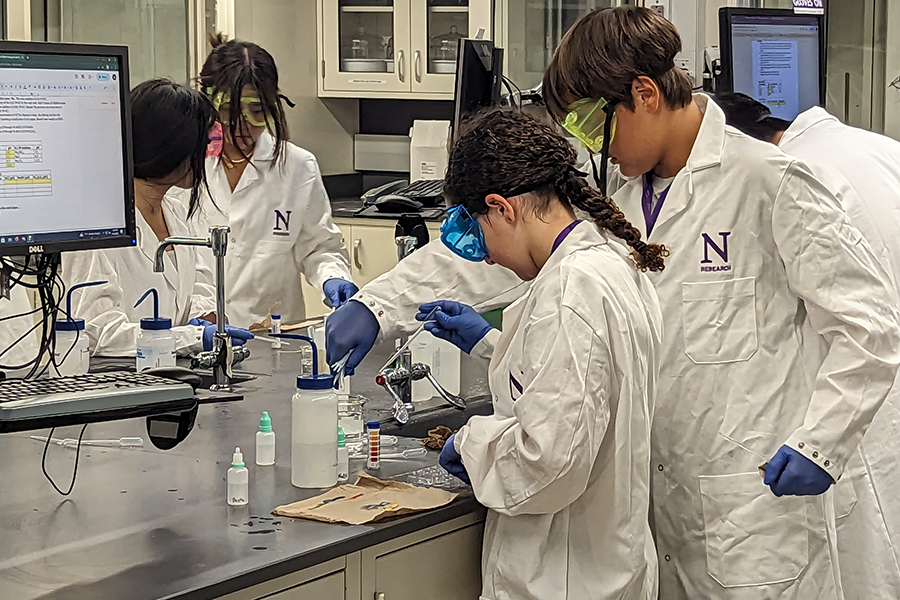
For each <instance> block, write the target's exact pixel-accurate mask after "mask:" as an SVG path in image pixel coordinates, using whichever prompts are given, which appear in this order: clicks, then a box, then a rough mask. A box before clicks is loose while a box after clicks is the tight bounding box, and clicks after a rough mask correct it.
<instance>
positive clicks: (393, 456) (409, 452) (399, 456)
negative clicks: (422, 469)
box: [381, 448, 428, 460]
mask: <svg viewBox="0 0 900 600" xmlns="http://www.w3.org/2000/svg"><path fill="white" fill-rule="evenodd" d="M427 452H428V451H427V450H426V449H425V448H408V449H406V450H404V451H403V452H392V453H390V454H382V455H381V460H403V459H404V458H416V457H419V456H425V454H427Z"/></svg>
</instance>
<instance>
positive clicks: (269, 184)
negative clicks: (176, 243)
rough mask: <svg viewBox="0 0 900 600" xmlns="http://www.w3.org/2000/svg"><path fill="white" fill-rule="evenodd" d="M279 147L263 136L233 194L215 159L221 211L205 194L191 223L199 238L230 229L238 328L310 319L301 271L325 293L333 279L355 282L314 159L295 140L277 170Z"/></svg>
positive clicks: (230, 295) (231, 298)
mask: <svg viewBox="0 0 900 600" xmlns="http://www.w3.org/2000/svg"><path fill="white" fill-rule="evenodd" d="M274 150H275V147H274V138H272V136H271V135H269V134H268V133H263V135H262V136H261V137H260V139H259V142H258V143H257V147H256V150H255V151H254V153H253V156H252V157H251V160H250V164H249V165H247V168H246V169H245V170H244V172H243V174H242V175H241V179H240V181H238V184H237V186H236V187H235V188H234V192H233V193H232V191H231V188H230V186H229V185H228V177H227V176H226V174H225V167H224V166H223V165H222V164H221V163H220V161H219V159H217V158H208V159H207V160H206V174H207V178H208V179H209V191H210V193H211V194H212V197H213V198H214V199H215V206H214V205H213V203H212V202H210V199H209V196H206V195H205V194H204V195H203V198H202V200H201V208H200V211H198V213H197V215H196V217H195V218H193V219H191V222H190V225H191V229H192V231H193V233H194V235H197V236H201V237H205V236H208V235H209V226H210V225H229V226H230V227H231V237H230V239H229V246H228V252H227V254H226V256H225V270H226V275H225V289H226V298H227V300H226V302H227V303H228V317H229V319H230V322H231V324H232V325H238V326H240V327H249V326H250V325H252V324H254V323H259V322H261V321H263V320H264V319H265V318H266V317H267V316H269V315H270V314H271V313H272V312H277V313H278V314H280V315H281V317H282V319H283V320H284V321H285V322H292V321H301V320H303V319H304V318H305V316H306V310H305V306H304V302H303V293H302V291H301V288H300V275H301V274H302V275H303V276H305V277H306V280H307V281H308V282H309V283H310V285H311V286H313V287H314V288H316V289H318V290H321V289H322V285H323V284H324V283H325V282H326V281H327V280H329V279H333V278H340V279H346V280H348V281H349V280H350V260H349V255H348V254H347V249H346V247H345V246H344V241H343V238H342V237H341V232H340V230H338V228H337V227H336V226H335V224H334V222H333V221H332V218H331V204H330V203H329V201H328V195H327V194H326V193H325V187H324V186H323V184H322V176H321V174H320V173H319V165H318V163H317V162H316V158H315V156H313V155H312V154H311V153H309V152H307V151H306V150H303V149H301V148H298V147H297V146H295V145H293V144H290V143H288V144H287V145H286V147H285V153H286V155H285V157H284V164H283V165H281V164H277V165H275V166H274V168H270V167H271V166H272V160H273V153H274ZM185 197H186V194H185V195H182V198H183V199H184V198H185ZM211 265H212V263H211V262H210V263H209V265H208V266H210V267H211ZM322 297H323V298H324V295H323V296H322Z"/></svg>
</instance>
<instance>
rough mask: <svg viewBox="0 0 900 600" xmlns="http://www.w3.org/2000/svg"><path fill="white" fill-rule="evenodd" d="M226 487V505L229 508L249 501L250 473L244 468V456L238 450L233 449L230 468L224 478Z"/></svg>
mask: <svg viewBox="0 0 900 600" xmlns="http://www.w3.org/2000/svg"><path fill="white" fill-rule="evenodd" d="M225 481H226V483H227V485H228V504H229V505H230V506H243V505H245V504H247V502H249V501H250V473H249V472H248V471H247V467H245V466H244V455H243V454H241V449H240V448H235V449H234V456H233V457H232V458H231V468H230V469H228V473H227V474H226V476H225Z"/></svg>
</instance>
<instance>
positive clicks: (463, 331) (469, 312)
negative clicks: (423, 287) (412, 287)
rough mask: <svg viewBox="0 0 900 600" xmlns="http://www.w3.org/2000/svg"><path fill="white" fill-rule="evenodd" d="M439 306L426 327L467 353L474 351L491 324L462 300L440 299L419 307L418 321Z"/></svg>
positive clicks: (433, 333) (425, 317)
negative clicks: (461, 301)
mask: <svg viewBox="0 0 900 600" xmlns="http://www.w3.org/2000/svg"><path fill="white" fill-rule="evenodd" d="M435 307H437V309H438V310H437V312H436V313H434V315H433V316H432V317H431V319H430V320H429V321H428V322H427V323H425V329H427V330H428V331H430V332H431V333H432V335H434V336H435V337H438V338H441V339H442V340H447V341H448V342H450V343H451V344H453V345H454V346H456V347H457V348H459V349H460V350H462V351H463V352H465V353H466V354H469V353H470V352H471V351H472V348H474V347H475V344H477V343H478V342H479V341H481V338H483V337H484V336H485V335H486V334H487V332H488V331H490V330H491V326H490V325H489V324H488V322H487V321H485V320H484V317H482V316H481V315H479V314H478V313H477V312H475V309H474V308H472V307H471V306H468V305H466V304H462V303H460V302H453V301H451V300H439V301H437V302H428V303H427V304H423V305H422V306H420V307H419V312H418V314H417V315H416V321H424V320H426V319H427V318H428V314H429V313H430V312H431V311H432V310H434V308H435Z"/></svg>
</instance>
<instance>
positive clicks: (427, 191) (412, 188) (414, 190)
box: [394, 179, 444, 206]
mask: <svg viewBox="0 0 900 600" xmlns="http://www.w3.org/2000/svg"><path fill="white" fill-rule="evenodd" d="M443 192H444V180H443V179H420V180H419V181H413V182H412V183H411V184H409V185H408V186H406V187H405V188H400V189H399V190H397V191H396V192H394V194H396V195H398V196H404V197H405V198H410V199H412V200H417V201H419V202H421V203H422V204H424V205H425V206H435V205H437V204H438V202H439V201H440V200H441V198H442V197H443V196H442V194H443Z"/></svg>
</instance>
